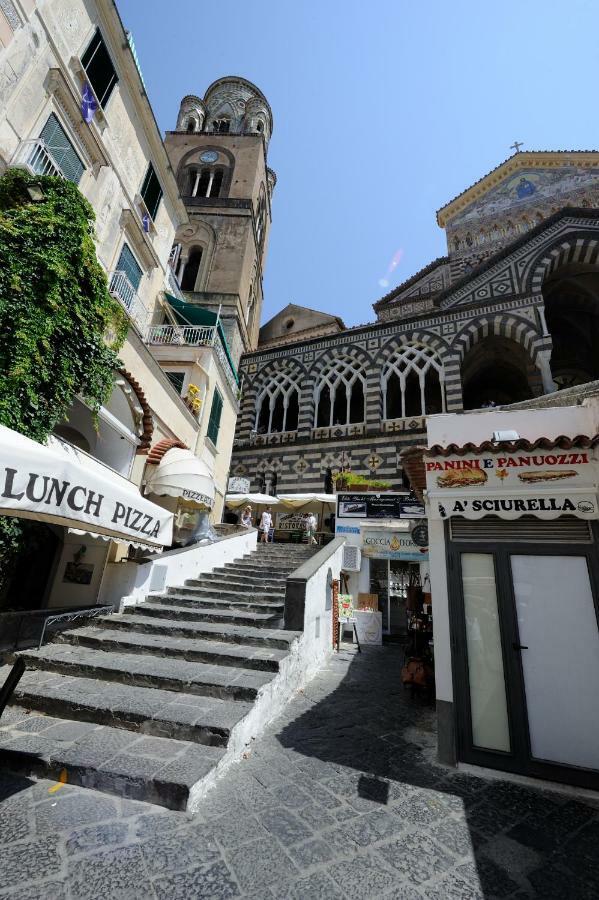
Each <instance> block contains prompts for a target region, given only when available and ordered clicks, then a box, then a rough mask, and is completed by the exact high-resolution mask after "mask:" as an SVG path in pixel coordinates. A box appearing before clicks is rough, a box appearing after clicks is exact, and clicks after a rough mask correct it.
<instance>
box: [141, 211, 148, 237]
mask: <svg viewBox="0 0 599 900" xmlns="http://www.w3.org/2000/svg"><path fill="white" fill-rule="evenodd" d="M141 222H142V225H143V227H144V231H145V233H146V234H149V233H150V217H149V215H148V214H147V213H144V214H143V216H142V217H141Z"/></svg>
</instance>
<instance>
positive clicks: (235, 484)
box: [227, 475, 250, 494]
mask: <svg viewBox="0 0 599 900" xmlns="http://www.w3.org/2000/svg"><path fill="white" fill-rule="evenodd" d="M249 492H250V479H249V478H240V477H239V476H238V475H234V476H232V477H231V478H229V487H228V488H227V493H228V494H249Z"/></svg>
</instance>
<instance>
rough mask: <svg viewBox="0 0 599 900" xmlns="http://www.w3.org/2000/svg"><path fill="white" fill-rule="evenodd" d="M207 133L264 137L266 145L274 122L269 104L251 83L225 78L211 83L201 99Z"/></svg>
mask: <svg viewBox="0 0 599 900" xmlns="http://www.w3.org/2000/svg"><path fill="white" fill-rule="evenodd" d="M204 104H205V107H206V110H207V119H206V129H205V130H206V131H216V132H221V133H223V132H229V133H232V134H263V135H264V140H265V141H266V143H267V144H268V141H269V140H270V136H271V134H272V128H273V121H272V111H271V108H270V106H269V103H268V101H267V99H266V97H265V96H264V94H263V93H262V91H260V90H259V88H257V87H256V85H255V84H252V83H251V81H247V80H246V79H245V78H241V77H239V76H237V75H227V76H225V77H224V78H219V79H218V80H217V81H214V82H213V83H212V84H211V85H210V87H209V88H208V90H207V91H206V93H205V95H204Z"/></svg>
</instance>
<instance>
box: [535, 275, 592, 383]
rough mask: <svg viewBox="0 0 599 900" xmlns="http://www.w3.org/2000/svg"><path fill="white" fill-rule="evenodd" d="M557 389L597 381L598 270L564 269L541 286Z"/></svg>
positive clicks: (552, 371)
mask: <svg viewBox="0 0 599 900" xmlns="http://www.w3.org/2000/svg"><path fill="white" fill-rule="evenodd" d="M543 296H544V298H545V318H546V322H547V328H548V330H549V332H550V334H551V338H552V341H553V351H552V354H551V374H552V376H553V380H554V381H555V383H556V385H557V387H558V389H563V388H568V387H574V386H575V385H577V384H586V383H587V382H588V381H595V380H596V379H599V271H598V270H597V269H588V270H587V271H584V269H583V267H580V266H567V267H565V268H564V269H560V270H558V272H557V273H556V274H555V275H554V276H553V277H552V278H549V279H547V281H546V282H545V283H544V285H543Z"/></svg>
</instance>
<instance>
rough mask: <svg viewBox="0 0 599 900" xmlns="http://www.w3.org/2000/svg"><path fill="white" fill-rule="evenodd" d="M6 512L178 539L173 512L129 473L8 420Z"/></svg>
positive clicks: (1, 469) (118, 534) (1, 488)
mask: <svg viewBox="0 0 599 900" xmlns="http://www.w3.org/2000/svg"><path fill="white" fill-rule="evenodd" d="M0 515H4V516H16V517H18V518H23V519H33V520H35V521H39V522H49V523H52V524H54V525H63V526H65V527H66V528H69V529H71V530H73V531H76V532H78V533H85V534H91V535H95V536H97V537H104V538H106V539H111V540H115V541H121V542H122V543H126V544H134V545H136V546H142V547H152V548H154V549H160V548H161V547H163V546H165V545H167V546H170V544H171V543H172V533H173V516H172V513H169V512H168V511H167V510H165V509H162V507H160V506H157V505H156V504H155V503H150V501H149V500H146V499H145V498H144V497H142V496H141V494H140V493H139V490H138V488H137V487H136V486H135V485H134V484H133V483H132V482H130V481H129V480H128V479H127V478H124V477H123V476H122V475H119V474H118V473H117V472H115V471H114V470H113V469H110V468H108V466H105V465H104V464H103V463H101V462H99V461H98V460H97V459H94V458H93V457H92V456H90V455H89V454H88V453H84V451H83V450H79V449H78V448H77V447H74V446H73V445H72V444H69V443H67V442H66V441H62V440H60V438H57V437H55V436H53V435H52V436H50V437H49V438H48V442H47V444H45V445H44V444H39V443H38V442H37V441H33V440H31V438H28V437H25V435H23V434H20V433H19V432H17V431H12V430H11V429H10V428H6V427H5V426H3V425H0Z"/></svg>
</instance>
